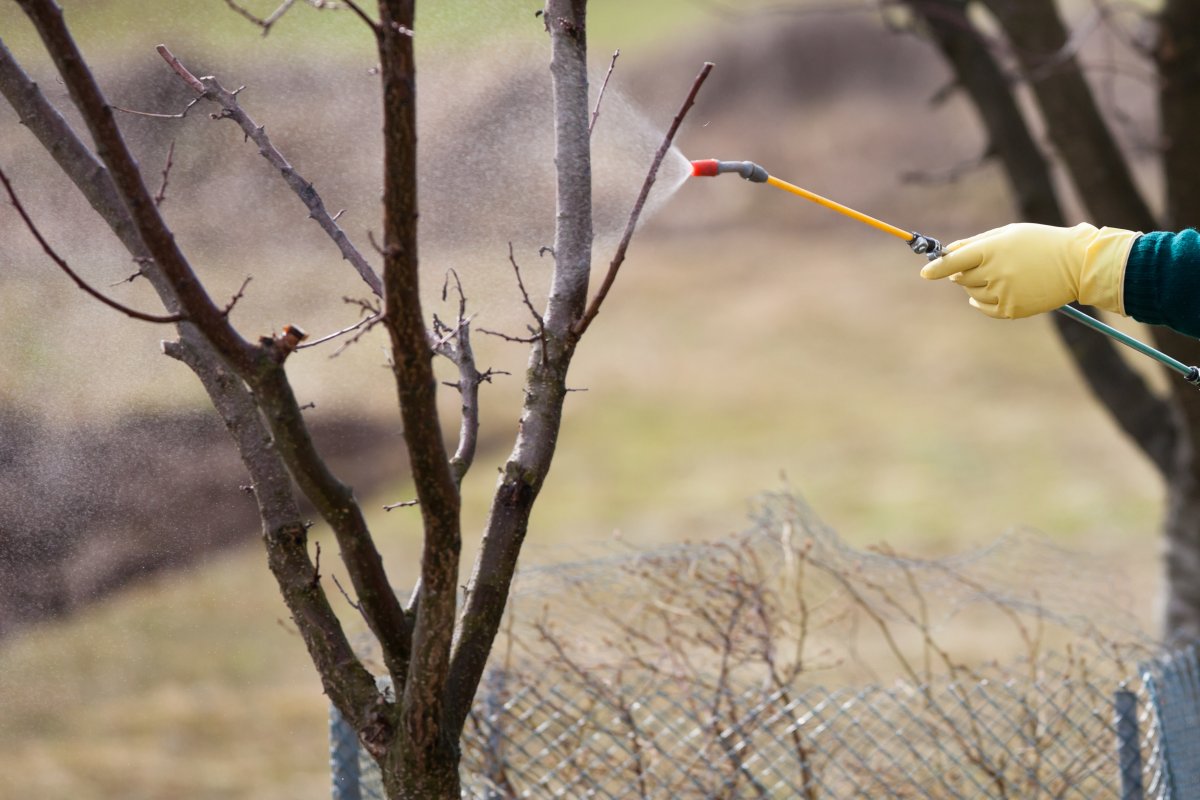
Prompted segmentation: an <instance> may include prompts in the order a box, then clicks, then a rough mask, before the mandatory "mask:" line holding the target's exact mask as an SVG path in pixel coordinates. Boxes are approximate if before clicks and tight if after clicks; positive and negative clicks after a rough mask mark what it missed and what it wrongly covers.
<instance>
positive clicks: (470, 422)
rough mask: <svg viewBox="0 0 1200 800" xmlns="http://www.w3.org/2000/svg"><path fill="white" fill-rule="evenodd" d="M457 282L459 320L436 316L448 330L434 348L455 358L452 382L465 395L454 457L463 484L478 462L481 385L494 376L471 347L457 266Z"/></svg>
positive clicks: (452, 463)
mask: <svg viewBox="0 0 1200 800" xmlns="http://www.w3.org/2000/svg"><path fill="white" fill-rule="evenodd" d="M450 275H453V276H454V284H455V287H456V288H457V290H458V321H457V323H456V324H455V326H454V327H453V328H450V327H448V326H446V325H441V324H440V323H439V322H438V320H437V318H436V317H435V318H434V321H435V323H437V327H441V328H443V329H444V331H445V335H444V336H443V337H442V338H441V339H440V340H438V341H436V342H435V343H434V348H433V349H434V352H436V353H437V354H438V355H441V356H443V357H445V358H446V359H448V360H449V361H451V362H453V363H454V365H455V366H456V367H458V382H457V383H453V384H450V385H451V386H453V387H454V388H455V389H457V390H458V393H459V396H460V397H461V398H462V413H461V418H460V424H459V431H458V447H457V448H455V451H454V455H453V456H452V457H451V459H450V472H451V473H452V474H453V476H454V482H455V484H456V485H458V486H460V487H461V486H462V482H463V478H465V477H466V475H467V472H469V471H470V469H471V465H472V464H473V463H474V462H475V450H476V448H477V446H478V443H479V385H480V384H481V383H483V382H484V381H485V380H490V379H491V378H490V376H491V373H490V372H489V373H486V374H485V373H481V372H480V371H479V369H478V368H477V367H476V366H475V351H474V350H472V348H471V321H470V319H469V318H468V317H467V296H466V294H464V292H463V288H462V281H460V280H459V279H458V273H457V272H454V271H453V270H451V271H450ZM450 275H447V276H446V284H445V285H444V286H443V287H442V299H443V300H445V299H446V296H447V290H448V289H449V282H450Z"/></svg>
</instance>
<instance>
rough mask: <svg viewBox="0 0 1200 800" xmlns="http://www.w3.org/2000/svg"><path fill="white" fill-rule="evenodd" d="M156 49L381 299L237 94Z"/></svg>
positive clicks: (366, 268) (361, 262)
mask: <svg viewBox="0 0 1200 800" xmlns="http://www.w3.org/2000/svg"><path fill="white" fill-rule="evenodd" d="M227 2H228V0H227ZM156 49H157V50H158V54H159V55H160V56H162V58H163V60H164V61H166V62H167V64H169V65H170V66H171V69H173V70H175V72H176V74H178V75H179V77H180V78H182V79H183V80H184V82H186V83H187V84H188V86H191V87H192V88H193V89H195V90H196V91H197V92H198V93H199V94H201V95H202V96H203V97H204V98H205V99H207V100H210V101H212V102H214V103H216V104H218V105H220V106H221V108H222V109H223V110H222V112H221V114H220V115H218V118H228V119H231V120H233V121H234V122H236V123H237V124H238V126H239V127H240V128H241V129H242V131H243V133H245V134H246V138H247V139H249V140H251V141H253V142H254V143H255V144H256V145H258V151H259V153H260V154H261V155H262V157H263V158H265V159H266V160H267V161H268V162H269V163H270V164H271V166H272V167H274V168H275V169H277V170H278V171H279V172H280V174H281V175H282V176H283V179H284V181H285V182H286V183H287V185H288V186H289V187H291V189H292V191H293V192H295V193H296V196H297V197H299V198H300V200H301V201H302V202H303V203H304V205H305V206H306V207H307V208H308V215H309V217H310V218H312V219H313V220H314V221H316V223H317V224H318V225H320V226H321V229H322V230H324V231H325V233H326V234H327V235H328V236H329V238H330V239H332V240H333V242H334V244H336V245H337V247H338V249H339V250H340V251H341V253H342V258H344V259H346V260H347V261H349V262H350V264H351V265H352V266H353V267H354V269H355V270H356V271H357V272H358V274H359V276H360V277H361V278H362V279H363V281H365V282H366V284H367V286H369V287H371V291H372V292H373V293H374V294H375V295H376V296H377V297H382V296H383V284H382V283H381V282H380V280H379V275H378V274H376V272H375V270H374V269H373V268H372V267H371V265H370V264H368V263H367V260H366V259H365V258H363V255H362V253H360V252H359V251H358V248H356V247H355V246H354V245H353V244H352V243H351V242H350V238H349V237H348V236H347V235H346V232H345V231H344V230H342V229H341V228H340V227H339V226H338V224H337V223H336V222H334V220H333V218H332V217H330V215H329V212H328V211H326V210H325V203H324V201H322V200H321V196H320V195H319V194H317V190H316V189H315V188H313V185H312V184H311V183H310V182H308V181H307V180H305V179H304V178H303V177H302V176H301V175H300V174H299V173H298V172H296V170H295V169H294V168H293V167H292V165H291V164H290V163H288V161H287V159H285V158H284V157H283V154H282V153H280V152H279V151H278V150H277V149H276V148H275V146H274V145H273V144H271V140H270V138H269V137H268V136H267V134H266V131H265V130H264V129H263V127H262V126H261V125H259V124H258V123H256V122H255V121H254V120H253V119H251V118H250V116H249V115H248V114H247V113H246V112H245V111H243V110H242V108H241V107H240V106H239V105H238V102H237V92H230V91H228V90H226V89H225V88H224V87H223V86H221V84H219V83H217V80H216V78H212V77H206V78H204V79H203V80H201V79H200V78H197V77H196V76H195V75H193V74H192V73H191V72H190V71H189V70H188V69H187V67H185V66H183V64H182V63H180V61H179V59H178V58H176V57H175V56H174V55H173V54H172V53H171V51H170V50H168V49H167V47H166V46H165V45H161V44H160V45H158V47H157V48H156ZM239 91H240V90H239Z"/></svg>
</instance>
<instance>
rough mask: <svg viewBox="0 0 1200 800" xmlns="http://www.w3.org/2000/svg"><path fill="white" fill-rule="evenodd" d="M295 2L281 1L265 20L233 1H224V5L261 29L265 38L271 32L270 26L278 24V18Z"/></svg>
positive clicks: (294, 0)
mask: <svg viewBox="0 0 1200 800" xmlns="http://www.w3.org/2000/svg"><path fill="white" fill-rule="evenodd" d="M295 2H296V0H283V2H282V3H280V4H279V7H278V8H276V9H275V10H274V11H272V12H271V13H270V15H268V16H267V17H266V18H265V19H262V18H259V17H256V16H255V15H253V14H251V13H250V12H249V11H247V10H246V9H244V8H242V7H241V6H240V5H238V4H237V3H235V2H234V1H233V0H225V5H227V6H229V7H230V8H232V9H233V10H234V11H236V12H237V13H238V14H240V15H241V16H243V17H245V18H246V19H248V20H250V21H251V22H253V23H254V24H255V25H257V26H258V27H260V28H262V35H263V36H266V35H267V34H268V33H270V32H271V26H273V25H274V24H275V23H276V22H278V21H279V20H280V18H281V17H283V15H284V14H286V13H287V12H288V10H289V9H290V8H291V7H292V6H293V5H294V4H295Z"/></svg>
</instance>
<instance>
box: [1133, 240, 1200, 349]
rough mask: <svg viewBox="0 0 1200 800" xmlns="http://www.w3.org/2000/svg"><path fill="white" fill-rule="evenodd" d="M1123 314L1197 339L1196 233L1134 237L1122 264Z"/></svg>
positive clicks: (1199, 274)
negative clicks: (1135, 239) (1123, 265)
mask: <svg viewBox="0 0 1200 800" xmlns="http://www.w3.org/2000/svg"><path fill="white" fill-rule="evenodd" d="M1124 297H1125V313H1126V314H1128V315H1129V316H1131V317H1133V318H1134V319H1136V320H1138V321H1139V322H1147V323H1149V324H1151V325H1166V326H1167V327H1169V328H1174V329H1175V330H1177V331H1179V332H1180V333H1186V334H1187V335H1188V336H1195V337H1197V338H1200V233H1197V232H1196V231H1195V230H1192V229H1190V228H1189V229H1188V230H1185V231H1180V232H1179V233H1167V232H1165V231H1155V232H1154V233H1147V234H1145V235H1144V236H1140V237H1138V239H1137V241H1135V242H1134V243H1133V247H1132V249H1130V251H1129V260H1128V261H1127V262H1126V264H1125V285H1124Z"/></svg>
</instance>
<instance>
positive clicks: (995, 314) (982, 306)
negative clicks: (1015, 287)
mask: <svg viewBox="0 0 1200 800" xmlns="http://www.w3.org/2000/svg"><path fill="white" fill-rule="evenodd" d="M967 302H968V303H970V304H971V305H972V306H974V307H975V308H977V309H979V310H980V311H982V312H983V313H984V314H987V315H988V316H989V317H991V318H992V319H1009V317H1008V316H1006V315H1005V314H1004V313H1003V312H1001V311H1000V304H999V303H983V302H980V301H979V300H976V299H975V298H974V297H972V298H971V299H970V300H968V301H967Z"/></svg>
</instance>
